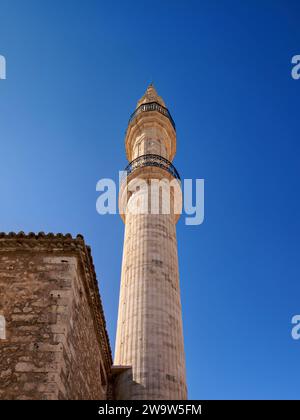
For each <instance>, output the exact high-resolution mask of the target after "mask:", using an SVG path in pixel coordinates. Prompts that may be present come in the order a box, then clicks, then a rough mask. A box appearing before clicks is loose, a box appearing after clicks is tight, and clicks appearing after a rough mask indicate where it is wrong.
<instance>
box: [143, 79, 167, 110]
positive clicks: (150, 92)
mask: <svg viewBox="0 0 300 420" xmlns="http://www.w3.org/2000/svg"><path fill="white" fill-rule="evenodd" d="M149 102H157V103H159V104H160V105H162V106H166V105H165V102H164V100H163V98H162V97H161V96H158V93H157V92H156V89H155V87H154V84H153V82H151V83H150V84H149V86H148V87H147V90H146V92H145V94H144V96H142V98H141V99H140V100H139V101H138V103H137V108H138V107H139V106H140V105H142V104H146V103H149Z"/></svg>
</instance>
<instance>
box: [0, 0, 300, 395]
mask: <svg viewBox="0 0 300 420" xmlns="http://www.w3.org/2000/svg"><path fill="white" fill-rule="evenodd" d="M0 13H1V18H0V54H2V55H4V56H5V57H6V59H7V80H5V81H2V80H0V142H1V149H0V150H1V165H0V192H1V208H0V230H1V231H7V232H8V231H19V230H24V231H25V232H29V231H37V232H38V231H46V232H48V231H49V232H50V231H51V232H64V233H66V232H71V233H72V234H77V233H79V232H80V233H82V234H83V235H84V236H85V239H86V242H87V243H88V244H90V245H91V246H92V253H93V257H94V260H95V265H96V270H97V275H98V279H99V283H100V290H101V295H102V299H103V302H104V307H105V314H106V319H107V324H108V330H109V335H110V338H111V342H112V346H114V339H115V328H116V320H117V307H118V295H119V282H120V270H121V255H122V243H123V229H124V226H123V223H122V221H121V219H120V218H119V216H118V215H116V216H99V215H98V214H97V213H96V210H95V203H96V198H97V196H98V195H97V194H98V193H96V189H95V187H96V183H97V181H98V180H99V179H100V178H103V177H105V178H115V179H117V176H118V171H119V170H120V169H123V168H124V167H125V166H126V158H125V150H124V132H125V129H126V125H127V121H128V118H129V115H130V114H131V112H132V111H133V110H134V107H135V105H136V101H137V100H138V99H139V98H140V97H141V96H142V94H143V92H144V90H145V88H146V86H147V84H148V83H149V82H150V81H151V80H153V81H154V83H155V85H156V87H157V90H158V92H159V94H161V95H162V96H163V98H164V99H165V101H166V103H167V105H168V107H169V109H170V111H171V113H172V115H173V118H174V119H175V121H176V125H177V141H178V143H177V144H178V148H177V156H176V158H175V161H174V163H175V165H176V167H177V169H178V170H179V172H180V174H181V176H182V177H185V178H204V179H205V182H206V196H205V222H204V224H203V225H201V226H197V227H193V226H185V225H184V223H183V221H180V222H179V224H178V242H179V264H180V276H181V289H182V302H183V318H184V333H185V347H186V360H187V377H188V387H189V397H190V398H201V399H211V398H222V399H223V398H224V399H227V398H299V389H300V363H299V361H300V341H294V340H292V339H291V317H292V316H293V315H295V314H299V313H300V300H299V292H300V283H299V234H300V223H299V207H300V203H299V135H300V132H299V100H300V80H298V81H296V80H293V79H292V78H291V73H290V72H291V67H292V65H291V63H290V62H291V57H292V56H293V55H294V54H300V30H299V19H300V3H299V2H297V1H287V0H285V1H277V0H269V1H267V0H259V1H258V0H256V1H255V0H251V1H250V0H247V1H246V0H245V1H231V0H228V1H225V0H223V1H222V0H219V1H217V0H205V1H204V0H202V1H200V0H197V1H192V0H184V1H183V0H182V1H174V0H172V1H166V0H151V1H149V0H139V1H113V2H108V1H106V2H104V1H101V0H88V1H74V0H63V1H62V0H59V1H58V0H47V1H46V0H44V1H37V0H27V1H24V0H19V1H17V0H1V1H0Z"/></svg>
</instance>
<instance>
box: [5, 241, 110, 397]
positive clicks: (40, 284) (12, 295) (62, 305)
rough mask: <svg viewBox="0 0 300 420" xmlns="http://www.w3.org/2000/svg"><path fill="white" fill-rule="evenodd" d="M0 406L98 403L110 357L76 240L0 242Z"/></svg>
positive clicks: (84, 252)
mask: <svg viewBox="0 0 300 420" xmlns="http://www.w3.org/2000/svg"><path fill="white" fill-rule="evenodd" d="M0 315H4V316H5V319H6V339H5V340H0V399H106V398H107V391H108V381H109V377H110V367H111V355H110V348H109V342H108V338H107V334H106V330H105V320H104V317H103V312H102V307H101V301H100V298H99V294H98V288H97V285H96V280H95V275H94V269H93V265H92V260H91V257H90V254H89V249H88V248H87V247H86V246H85V244H84V241H83V240H82V239H81V238H80V237H79V238H77V239H70V237H63V238H56V237H54V238H53V237H51V238H44V239H42V238H40V237H31V238H29V237H25V238H21V239H20V238H19V239H18V238H17V237H16V238H9V237H7V236H4V237H2V238H0Z"/></svg>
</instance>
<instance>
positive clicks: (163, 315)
mask: <svg viewBox="0 0 300 420" xmlns="http://www.w3.org/2000/svg"><path fill="white" fill-rule="evenodd" d="M125 144H126V154H127V158H128V160H129V161H130V162H131V163H130V164H129V165H128V167H127V182H123V183H122V185H121V189H120V196H119V207H120V213H121V214H122V218H123V220H124V222H125V238H124V250H123V262H122V277H121V290H120V301H119V316H118V326H117V338H116V349H115V361H114V364H115V369H119V372H121V373H119V374H118V375H117V377H116V384H115V385H116V387H115V390H116V395H115V396H116V398H117V399H131V400H137V399H145V400H146V399H171V400H176V399H186V398H187V393H186V379H185V358H184V346H183V331H182V315H181V302H180V288H179V274H178V256H177V241H176V222H177V220H178V218H179V214H177V213H179V212H175V211H174V208H175V207H176V205H179V207H180V208H181V190H180V179H179V175H178V173H177V171H176V169H175V168H174V166H173V165H172V164H171V161H172V160H173V158H174V155H175V152H176V131H175V124H174V121H173V119H172V117H171V115H170V113H169V111H168V110H167V108H166V107H165V104H164V101H163V100H162V98H161V97H159V96H158V95H157V93H156V90H155V89H154V87H153V85H152V84H151V85H150V86H149V87H148V89H147V91H146V93H145V95H144V96H143V97H142V98H141V100H140V101H139V102H138V104H137V108H136V111H135V112H134V114H133V115H132V117H131V119H130V121H129V126H128V129H127V133H126V139H125ZM137 179H142V181H143V182H144V183H145V184H146V185H150V184H151V182H152V180H153V179H155V180H158V181H161V184H160V185H164V184H163V182H166V180H167V181H170V182H173V183H174V182H175V184H177V187H178V188H177V189H176V188H174V189H171V195H170V196H171V206H170V207H171V211H169V212H168V211H164V209H166V208H168V206H167V205H166V203H164V201H163V200H164V198H162V192H161V193H160V196H158V201H159V200H160V205H159V206H158V209H159V211H158V212H157V214H153V212H152V213H151V214H150V212H145V211H144V212H140V213H139V214H137V212H133V211H131V210H129V208H132V205H133V204H134V203H135V204H136V203H137V202H138V201H139V200H141V199H143V198H145V194H146V195H147V197H146V202H147V210H148V209H149V207H148V205H149V203H150V204H151V201H155V200H156V199H157V198H152V197H151V200H149V202H148V199H149V195H148V194H149V193H148V192H145V191H144V190H143V189H142V188H136V190H135V189H134V188H133V185H134V183H135V182H136V181H137ZM130 186H131V188H130ZM162 190H163V187H162ZM178 190H179V191H178ZM129 191H131V192H129ZM132 191H133V192H132ZM169 191H170V190H169ZM174 191H175V192H174ZM143 196H144V197H143ZM163 197H165V196H163ZM178 203H179V204H178ZM122 367H123V368H122ZM126 367H128V368H126Z"/></svg>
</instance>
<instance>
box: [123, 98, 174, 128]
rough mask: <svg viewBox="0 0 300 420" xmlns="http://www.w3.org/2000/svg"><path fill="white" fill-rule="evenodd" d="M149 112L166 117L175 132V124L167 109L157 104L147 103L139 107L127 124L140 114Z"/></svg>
mask: <svg viewBox="0 0 300 420" xmlns="http://www.w3.org/2000/svg"><path fill="white" fill-rule="evenodd" d="M149 111H158V112H160V113H161V114H162V115H164V116H165V117H167V118H168V119H169V121H170V123H171V124H172V126H173V128H174V130H175V131H176V126H175V122H174V120H173V118H172V116H171V114H170V112H169V110H168V109H167V108H165V107H164V106H162V105H160V104H159V103H158V102H148V103H145V104H142V105H140V106H139V107H138V108H137V109H136V110H135V111H134V113H133V114H132V115H131V117H130V118H129V122H128V124H130V123H131V122H132V121H133V120H134V119H135V118H136V117H137V116H138V115H140V114H141V113H142V112H149Z"/></svg>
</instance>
